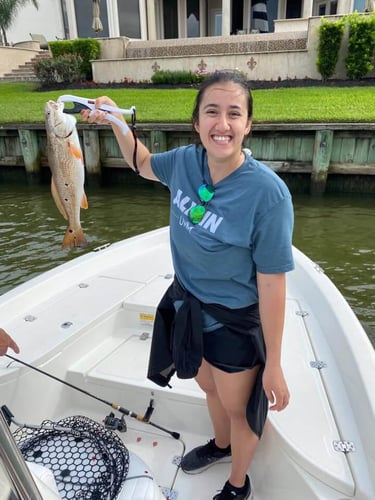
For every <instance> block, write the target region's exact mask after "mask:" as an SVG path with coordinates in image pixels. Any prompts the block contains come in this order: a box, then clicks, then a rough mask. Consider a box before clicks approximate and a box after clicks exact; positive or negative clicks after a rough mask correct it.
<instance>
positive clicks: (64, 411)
mask: <svg viewBox="0 0 375 500" xmlns="http://www.w3.org/2000/svg"><path fill="white" fill-rule="evenodd" d="M147 243H148V242H147V239H146V241H145V242H144V244H143V245H141V246H138V247H137V248H136V249H135V250H134V251H133V249H132V248H130V247H129V253H128V255H127V259H126V266H124V265H123V257H121V255H123V253H124V252H127V251H128V249H127V247H126V246H124V247H122V246H118V247H115V248H114V249H113V250H111V249H109V251H108V253H106V252H107V251H105V252H103V255H100V254H98V255H97V256H95V259H96V262H95V261H94V262H92V263H90V264H88V263H87V262H86V261H82V262H81V263H80V265H75V264H71V265H70V266H66V272H65V275H64V277H63V278H62V277H60V276H57V275H54V273H51V275H50V279H49V283H47V284H45V283H44V282H41V284H40V287H39V288H38V287H37V288H36V289H34V290H32V291H30V290H28V289H26V288H25V291H24V298H23V300H24V304H25V306H24V307H23V308H22V310H20V307H19V306H20V303H19V300H18V301H17V300H15V299H13V297H12V296H10V298H9V300H8V302H7V304H6V305H5V306H3V307H6V311H7V313H8V314H6V315H5V323H3V326H4V327H5V328H7V329H8V330H9V331H12V334H13V335H14V337H15V339H16V340H19V338H21V337H22V343H21V342H19V343H20V344H21V346H22V351H21V354H20V356H19V357H20V359H21V360H23V361H25V362H27V363H31V364H34V365H35V366H38V367H40V368H41V369H43V370H45V371H47V372H49V373H51V374H53V375H55V376H57V377H60V378H62V379H65V380H67V381H68V382H69V383H71V384H74V385H76V386H77V387H80V388H81V389H83V390H85V391H88V392H89V393H91V394H93V395H95V396H97V397H98V398H103V400H105V401H107V402H114V403H116V404H119V405H121V406H123V407H125V408H127V409H129V410H131V411H134V412H136V413H139V414H140V415H143V414H144V412H145V410H146V408H147V406H148V404H149V401H150V399H151V398H152V399H153V400H154V402H155V410H154V413H153V415H152V417H151V421H152V422H154V423H156V424H158V425H160V426H162V427H165V428H167V429H169V430H171V431H175V432H179V433H180V434H181V439H180V440H176V439H174V438H173V437H171V436H169V435H168V434H167V433H164V432H162V431H160V430H158V429H156V428H155V427H153V426H151V425H147V424H144V423H140V422H138V421H136V420H135V419H133V418H130V417H126V418H125V419H126V422H127V427H128V430H127V432H126V433H121V434H120V435H121V437H122V439H123V440H124V442H125V444H126V446H127V447H128V449H129V450H130V451H132V452H134V453H135V454H137V455H138V456H139V457H140V458H141V459H142V460H143V461H144V462H145V463H146V464H147V465H148V466H149V467H150V470H151V471H152V474H154V476H155V478H156V479H157V482H158V484H159V485H160V487H161V488H163V491H164V492H165V491H169V490H173V492H174V493H173V495H175V496H173V495H172V496H171V500H172V499H173V498H177V499H178V500H193V499H194V500H210V499H211V498H212V496H213V495H214V494H215V493H216V490H218V489H220V488H221V487H222V485H223V483H224V482H225V479H226V477H227V476H228V473H229V468H230V466H229V465H228V464H222V465H217V466H215V467H212V468H211V469H209V470H207V471H205V472H204V473H203V474H199V475H194V476H192V475H186V474H184V473H183V472H182V471H180V469H179V468H178V460H179V457H181V455H182V454H183V453H184V452H185V448H186V450H190V449H191V448H192V447H194V446H196V445H199V444H202V443H204V442H205V441H206V440H208V439H209V438H210V437H212V430H211V427H210V422H209V418H208V413H207V408H206V405H205V399H204V394H203V393H202V391H201V390H200V389H199V388H198V386H197V385H196V384H195V382H194V381H193V380H180V379H177V378H176V377H174V378H173V379H172V382H171V385H172V388H161V387H158V386H156V385H155V384H153V383H151V382H150V381H149V380H148V379H147V377H146V374H147V363H148V354H149V349H150V344H151V334H152V323H153V318H154V313H155V308H156V305H157V303H158V302H159V300H160V297H161V295H162V294H163V292H164V290H165V289H166V288H167V287H168V286H169V284H170V283H171V282H172V276H173V270H172V266H171V262H170V259H169V253H168V252H166V247H167V242H166V241H162V242H159V241H158V244H157V245H154V246H152V244H151V243H152V242H151V243H150V246H148V244H147ZM150 248H152V251H151V250H150ZM166 256H167V258H166ZM139 259H140V260H141V261H142V265H141V266H140V265H139ZM103 263H105V264H104V265H103ZM93 269H98V270H100V272H98V273H95V272H93ZM297 278H298V280H300V278H299V276H298V275H297ZM47 281H48V280H47ZM67 283H68V286H67ZM51 285H52V286H53V287H54V288H55V291H56V292H57V293H50V294H48V293H47V292H46V290H44V289H43V287H46V288H47V291H48V289H50V290H52V289H51V288H50V287H51ZM297 285H298V286H297ZM300 285H301V283H300V282H299V281H298V282H297V284H296V282H295V281H293V280H291V281H290V282H289V286H288V299H287V309H286V322H285V332H284V347H283V367H284V370H285V375H286V378H287V381H288V384H289V388H290V392H291V395H292V397H291V402H290V404H289V406H288V408H287V409H286V410H285V411H284V412H281V413H277V414H275V413H270V415H269V420H268V422H267V425H266V428H265V432H264V436H263V437H262V439H261V442H260V445H259V447H258V451H257V454H256V457H255V460H254V462H253V464H252V467H251V470H250V473H251V476H252V479H253V484H254V489H255V492H256V494H255V499H256V500H276V499H277V500H310V499H311V500H313V499H317V498H320V499H322V500H323V499H324V500H337V499H344V498H345V499H347V498H355V499H356V500H357V499H358V500H359V499H361V500H362V499H363V500H372V498H371V496H367V495H366V494H363V495H362V493H361V492H359V495H358V488H357V485H356V482H357V478H356V475H357V471H358V468H359V467H362V468H363V467H364V468H366V467H367V464H366V462H365V459H364V456H365V453H363V449H362V447H363V442H362V441H363V439H362V438H361V435H360V433H359V431H358V429H357V426H356V423H355V417H354V413H353V409H352V408H351V405H350V398H349V397H348V394H347V391H346V388H345V387H344V385H343V381H342V378H341V377H340V376H339V370H338V368H337V362H336V360H335V354H336V353H335V352H334V351H333V350H332V347H331V345H330V344H329V342H328V340H327V339H326V338H325V332H324V331H323V326H322V321H321V320H320V317H319V312H320V309H319V307H318V309H316V311H315V312H314V311H312V309H311V304H309V303H307V302H306V299H305V298H304V297H303V296H301V295H297V291H299V287H300ZM41 297H43V300H40V299H41ZM313 299H314V297H313ZM313 305H314V301H313ZM318 305H320V304H318ZM1 307H2V306H1V303H0V312H1ZM306 312H308V315H307V316H305V313H306ZM25 319H26V320H25ZM327 321H328V322H329V317H328V316H327ZM329 326H330V327H331V326H332V325H331V324H330V323H329ZM18 336H19V337H18ZM322 359H323V360H324V361H325V362H327V363H328V368H327V369H323V370H319V369H317V368H314V367H312V366H311V363H312V362H316V361H320V360H322ZM15 380H17V382H16V383H14V381H15ZM36 386H37V387H38V389H39V390H37V391H35V387H36ZM0 392H1V393H2V395H3V401H1V403H2V404H4V403H5V404H7V405H8V406H9V407H10V409H11V410H12V411H13V413H14V414H15V416H16V417H17V419H18V420H20V421H28V422H29V423H37V422H38V419H39V421H41V420H42V419H44V418H51V419H52V420H57V419H59V418H62V417H64V416H68V415H78V414H85V415H86V416H89V417H91V418H95V419H96V420H98V421H101V420H102V419H103V418H104V416H105V415H106V414H108V413H109V411H110V409H108V408H106V406H105V404H103V403H102V402H99V401H96V400H94V399H93V398H90V397H88V396H85V395H82V393H79V392H77V391H75V390H74V389H72V388H68V387H66V386H63V385H62V384H59V383H58V382H56V381H52V380H50V379H49V378H47V377H45V376H43V375H40V374H37V373H35V372H34V371H32V370H30V369H27V368H24V367H22V366H21V365H17V364H16V363H10V362H9V359H6V358H1V357H0ZM25 408H27V409H28V410H27V414H25ZM30 409H31V410H30ZM117 416H120V415H119V414H117ZM30 418H32V422H30ZM348 429H350V435H349V434H346V432H347V430H348ZM349 439H350V440H354V441H355V443H356V447H357V450H358V452H359V453H358V454H357V456H355V455H353V456H352V455H350V454H345V453H342V452H338V451H336V450H335V449H334V443H335V442H336V441H337V442H338V441H342V440H349ZM353 471H354V472H353ZM364 473H365V474H366V471H365V472H364ZM369 491H370V489H369ZM301 492H303V496H300V495H301ZM361 495H362V496H361ZM374 498H375V497H374Z"/></svg>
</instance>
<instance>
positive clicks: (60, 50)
mask: <svg viewBox="0 0 375 500" xmlns="http://www.w3.org/2000/svg"><path fill="white" fill-rule="evenodd" d="M49 47H50V50H51V53H52V57H53V58H57V57H59V56H62V55H66V54H74V55H76V56H80V57H81V58H82V63H81V72H82V76H83V78H85V79H86V80H92V68H91V61H92V60H94V59H98V57H99V54H100V43H99V41H98V40H96V39H94V38H77V39H75V40H59V41H57V42H50V43H49Z"/></svg>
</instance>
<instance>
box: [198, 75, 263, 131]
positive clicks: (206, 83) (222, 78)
mask: <svg viewBox="0 0 375 500" xmlns="http://www.w3.org/2000/svg"><path fill="white" fill-rule="evenodd" d="M226 82H232V83H237V84H238V85H239V86H240V87H242V88H243V89H244V91H245V93H246V95H247V96H248V100H247V117H248V118H249V119H251V118H252V116H253V97H252V95H251V91H250V88H249V86H248V83H247V80H246V79H245V78H244V77H243V76H242V75H241V74H240V73H238V72H236V71H215V73H212V74H211V75H210V76H209V77H207V78H205V79H204V80H203V82H202V83H201V85H200V87H199V91H198V94H197V96H196V98H195V104H194V108H193V114H192V122H193V129H194V125H195V124H196V123H198V121H199V120H198V117H199V107H200V104H201V102H202V99H203V96H204V94H205V92H206V90H207V89H208V88H209V87H211V85H214V84H216V83H226Z"/></svg>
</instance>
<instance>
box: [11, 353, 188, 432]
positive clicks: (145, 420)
mask: <svg viewBox="0 0 375 500" xmlns="http://www.w3.org/2000/svg"><path fill="white" fill-rule="evenodd" d="M4 356H6V357H7V358H10V359H12V360H13V361H16V362H17V363H20V364H21V365H24V366H27V367H28V368H31V369H32V370H35V371H37V372H39V373H41V374H42V375H45V376H46V377H49V378H52V379H53V380H56V381H57V382H60V383H61V384H64V385H67V386H68V387H70V388H71V389H75V390H76V391H79V392H81V393H82V394H85V395H86V396H89V397H90V398H93V399H96V400H97V401H100V402H101V403H104V404H105V405H107V406H110V407H111V408H113V409H114V410H117V411H119V412H120V413H122V414H123V415H126V416H129V417H132V418H135V419H136V420H138V421H139V422H143V423H144V424H149V425H152V426H153V427H156V429H159V430H161V431H163V432H166V433H167V434H170V435H171V436H172V437H173V438H174V439H180V434H179V433H178V432H174V431H170V430H169V429H166V428H165V427H161V426H160V425H157V424H155V423H154V422H151V420H150V417H151V414H152V412H153V411H154V406H153V399H151V400H150V404H149V406H148V408H147V410H146V413H145V415H144V416H143V417H142V416H141V415H138V414H137V413H135V412H133V411H131V410H127V409H126V408H124V407H123V406H120V405H118V404H117V403H111V402H110V401H106V400H105V399H102V398H99V397H98V396H95V395H94V394H91V393H90V392H88V391H85V390H84V389H81V388H80V387H77V386H76V385H73V384H71V383H69V382H66V381H65V380H62V379H61V378H58V377H55V375H52V374H50V373H48V372H46V371H44V370H41V369H40V368H37V367H36V366H33V365H30V364H29V363H26V362H25V361H21V360H20V359H18V358H15V357H13V356H11V355H10V354H5V355H4Z"/></svg>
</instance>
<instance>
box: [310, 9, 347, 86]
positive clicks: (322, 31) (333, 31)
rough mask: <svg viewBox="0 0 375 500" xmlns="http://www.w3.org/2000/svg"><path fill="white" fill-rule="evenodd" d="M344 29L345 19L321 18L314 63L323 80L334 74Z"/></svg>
mask: <svg viewBox="0 0 375 500" xmlns="http://www.w3.org/2000/svg"><path fill="white" fill-rule="evenodd" d="M344 30H345V19H344V18H343V19H341V20H339V21H335V22H330V21H327V20H326V19H324V18H322V22H321V25H320V26H319V28H318V31H319V43H318V57H317V61H316V65H317V68H318V71H319V73H320V74H321V75H322V79H323V80H327V79H328V78H330V77H331V76H333V75H334V73H335V69H336V65H337V61H338V59H339V51H340V46H341V42H342V38H343V35H344Z"/></svg>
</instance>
